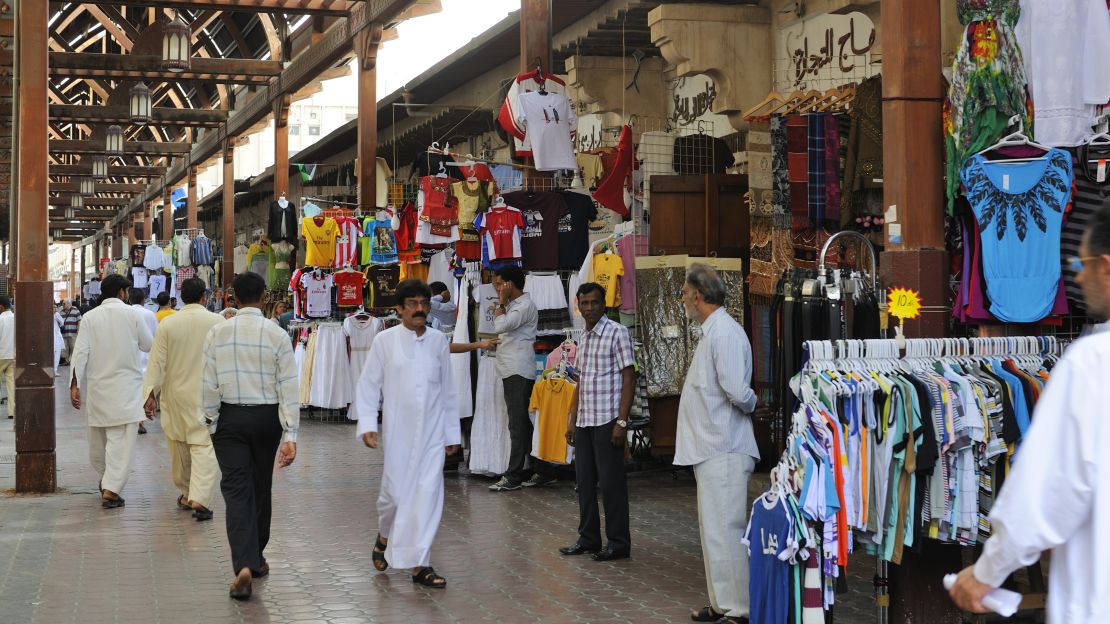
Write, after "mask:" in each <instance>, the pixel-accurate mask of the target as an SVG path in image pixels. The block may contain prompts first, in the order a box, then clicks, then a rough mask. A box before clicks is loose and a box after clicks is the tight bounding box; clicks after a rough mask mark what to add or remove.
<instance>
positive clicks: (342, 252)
mask: <svg viewBox="0 0 1110 624" xmlns="http://www.w3.org/2000/svg"><path fill="white" fill-rule="evenodd" d="M335 221H336V223H337V224H338V225H339V238H337V239H335V265H334V266H335V268H337V269H342V268H345V267H349V266H354V265H356V264H358V237H359V236H362V228H361V227H360V226H359V223H358V219H356V218H354V217H337V218H336V219H335Z"/></svg>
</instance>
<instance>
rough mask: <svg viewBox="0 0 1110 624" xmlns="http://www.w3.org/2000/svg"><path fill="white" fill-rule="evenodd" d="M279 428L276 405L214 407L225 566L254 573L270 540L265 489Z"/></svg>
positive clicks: (270, 478)
mask: <svg viewBox="0 0 1110 624" xmlns="http://www.w3.org/2000/svg"><path fill="white" fill-rule="evenodd" d="M281 436H282V428H281V421H280V420H279V419H278V406H277V405H230V404H228V403H223V404H221V405H220V419H219V421H217V426H216V433H215V434H213V435H212V446H213V447H215V450H216V460H217V461H218V462H219V463H220V472H222V473H223V477H222V478H221V479H220V491H221V492H222V493H223V495H224V505H225V506H226V508H227V509H226V511H225V513H226V515H227V541H228V543H229V544H230V545H231V566H232V569H233V571H234V572H235V573H238V572H239V570H242V569H243V568H250V569H251V570H255V571H257V570H258V569H259V568H260V567H261V565H262V562H263V561H265V560H266V559H265V557H264V556H263V554H262V553H263V551H265V550H266V544H267V543H269V541H270V511H271V507H270V487H271V485H272V483H273V476H274V458H275V457H276V456H277V451H278V446H279V445H280V444H281Z"/></svg>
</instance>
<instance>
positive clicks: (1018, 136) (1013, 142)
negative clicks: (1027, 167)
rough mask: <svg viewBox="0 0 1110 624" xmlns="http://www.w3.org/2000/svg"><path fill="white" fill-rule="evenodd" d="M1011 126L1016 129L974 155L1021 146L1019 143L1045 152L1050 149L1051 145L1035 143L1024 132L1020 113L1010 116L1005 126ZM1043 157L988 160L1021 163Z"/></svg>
mask: <svg viewBox="0 0 1110 624" xmlns="http://www.w3.org/2000/svg"><path fill="white" fill-rule="evenodd" d="M1011 126H1017V130H1016V131H1015V132H1011V133H1010V134H1008V135H1006V136H1004V137H1002V139H1000V140H999V141H998V142H997V143H995V144H994V145H992V146H990V147H988V148H987V149H985V150H982V151H980V152H978V154H976V155H977V156H983V155H984V154H986V153H987V152H992V151H994V150H996V149H999V148H1002V147H1016V146H1021V145H1026V146H1029V147H1035V148H1037V149H1040V150H1044V151H1045V153H1046V154H1047V153H1048V152H1050V151H1052V148H1051V147H1048V146H1047V145H1041V144H1040V143H1036V142H1034V141H1033V140H1032V139H1030V138H1029V137H1028V136H1027V135H1026V134H1025V128H1024V124H1023V123H1022V121H1021V115H1014V116H1013V117H1010V121H1009V124H1007V127H1011ZM1044 159H1045V156H1043V155H1042V156H1037V157H1034V158H1000V159H998V160H991V161H990V162H995V163H1022V162H1034V161H1038V160H1044Z"/></svg>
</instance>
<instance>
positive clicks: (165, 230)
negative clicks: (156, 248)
mask: <svg viewBox="0 0 1110 624" xmlns="http://www.w3.org/2000/svg"><path fill="white" fill-rule="evenodd" d="M173 225H174V224H173V200H172V199H171V198H170V185H169V184H163V185H162V240H167V241H168V240H170V239H171V238H173V231H174V226H173Z"/></svg>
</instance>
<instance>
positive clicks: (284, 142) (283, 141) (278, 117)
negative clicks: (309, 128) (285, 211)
mask: <svg viewBox="0 0 1110 624" xmlns="http://www.w3.org/2000/svg"><path fill="white" fill-rule="evenodd" d="M292 99H293V98H292V96H289V95H283V96H281V97H280V98H278V100H277V101H276V102H274V199H275V200H276V199H277V198H279V197H281V194H282V193H289V103H290V102H291V101H292Z"/></svg>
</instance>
